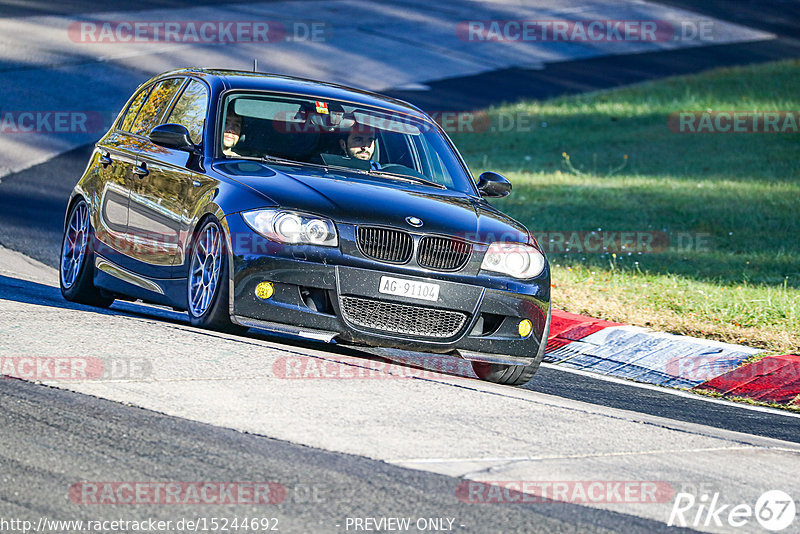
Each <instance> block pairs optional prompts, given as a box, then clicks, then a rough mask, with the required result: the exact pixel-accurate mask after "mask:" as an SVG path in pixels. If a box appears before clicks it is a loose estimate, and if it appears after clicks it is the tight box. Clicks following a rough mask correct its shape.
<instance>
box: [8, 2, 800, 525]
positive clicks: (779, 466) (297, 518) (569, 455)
mask: <svg viewBox="0 0 800 534" xmlns="http://www.w3.org/2000/svg"><path fill="white" fill-rule="evenodd" d="M277 3H281V2H276V4H277ZM228 4H231V6H232V7H233V4H235V2H230V3H229V2H225V1H222V2H221V1H215V2H205V1H199V2H191V3H189V2H182V1H174V2H169V1H166V2H160V1H155V0H154V1H149V2H141V3H139V4H137V6H136V10H145V9H182V8H185V7H187V6H191V7H193V8H194V7H197V8H203V9H205V8H206V7H208V8H209V9H211V8H214V9H225V8H226V6H228ZM281 4H286V2H282V3H281ZM290 4H292V6H296V5H301V4H302V2H300V1H297V2H290ZM331 4H333V2H331ZM374 4H375V5H376V6H379V7H381V8H385V9H387V12H388V10H389V8H390V7H396V8H397V9H399V10H401V11H402V10H406V11H408V12H409V13H417V12H418V10H420V9H422V10H423V11H424V8H425V6H424V5H422V4H424V3H419V4H416V3H414V2H375V3H374ZM395 4H396V5H395ZM542 4H545V2H543V3H542ZM546 4H547V5H548V6H551V7H552V4H554V3H551V2H547V3H546ZM573 4H575V3H573ZM587 4H593V3H592V2H587ZM663 4H664V5H666V6H670V9H671V8H677V9H688V10H695V11H697V12H699V13H702V15H703V16H707V17H714V18H716V19H720V20H725V21H728V22H730V23H733V24H736V25H740V26H747V28H752V29H753V31H758V32H765V33H769V34H771V35H773V37H772V38H766V39H760V38H759V39H755V40H745V41H742V42H732V43H728V44H719V45H714V46H701V47H697V48H682V49H674V50H657V51H645V52H637V53H631V54H618V55H614V54H604V55H597V56H594V57H582V58H579V59H575V60H572V61H570V60H565V61H553V62H549V63H547V65H546V66H545V67H544V68H542V67H541V66H537V67H536V68H528V67H526V65H524V64H510V65H508V66H506V67H503V68H498V69H493V70H484V71H480V72H478V71H475V72H472V71H469V69H466V67H465V72H464V73H463V74H459V75H454V76H449V77H447V78H445V79H433V78H432V79H427V78H423V79H418V80H415V81H413V80H412V82H413V83H412V82H409V83H408V84H404V87H399V88H398V87H394V88H392V87H388V88H387V89H386V91H385V92H387V93H390V94H392V95H395V96H398V97H401V98H404V99H407V100H411V101H413V102H415V103H418V104H419V105H421V106H422V107H424V108H426V109H430V110H444V109H459V110H461V109H473V108H478V107H482V106H486V105H490V104H492V103H497V102H502V101H513V100H515V99H518V98H543V97H548V96H552V95H557V94H564V93H569V92H580V91H586V90H592V89H600V88H607V87H614V86H617V85H625V84H627V83H633V82H636V81H640V80H643V79H650V78H654V77H658V76H664V75H669V74H679V73H684V72H696V71H699V70H703V69H705V68H710V67H713V66H717V65H728V64H740V63H746V62H751V61H752V62H755V61H766V60H772V59H779V58H784V57H800V40H799V39H798V37H800V35H798V33H800V32H798V27H800V26H799V25H798V20H800V8H798V5H800V4H799V3H797V2H775V3H770V4H769V5H768V6H760V5H758V4H757V3H755V2H742V3H740V4H738V5H737V6H736V7H735V8H734V7H733V6H730V5H729V4H728V3H727V2H704V3H701V5H699V6H698V7H697V8H695V7H694V6H693V3H692V2H688V1H668V2H664V3H663ZM309 5H310V6H317V5H321V4H320V3H317V2H311V3H309ZM329 5H330V4H329ZM393 5H394V6H393ZM128 6H129V4H128V3H125V2H118V1H117V0H112V1H109V2H104V3H103V11H104V12H116V13H120V12H124V11H126V10H129V9H130V8H129V7H128ZM398 6H400V7H398ZM449 6H450V4H449V3H446V2H445V3H442V4H441V5H440V6H438V7H437V9H436V10H435V11H436V13H438V14H439V15H438V16H447V15H446V13H447V9H450V7H452V6H450V7H449ZM290 7H291V6H290ZM292 9H296V8H294V7H292ZM376 9H377V8H376ZM459 9H460V8H459ZM576 9H577V8H576ZM598 9H599V8H598ZM90 12H94V13H97V6H96V3H93V2H83V1H75V2H63V3H59V4H58V5H57V6H50V5H45V4H43V3H28V4H26V5H22V4H21V3H18V2H7V1H0V22H2V21H3V19H6V21H11V20H19V21H23V19H21V17H47V16H62V17H66V18H69V17H75V16H78V15H80V14H85V13H90ZM309 13H313V10H312V9H311V8H309ZM442 13H445V15H442ZM453 13H459V12H458V11H457V10H456V8H455V7H453ZM311 16H312V15H309V17H311ZM452 16H457V15H452ZM36 20H37V21H39V22H37V24H40V23H41V20H40V19H38V18H37V19H36ZM23 22H24V21H23ZM737 27H739V26H737ZM368 30H371V28H368ZM348 31H349V30H348ZM748 31H749V30H748ZM759 35H761V34H759ZM748 39H749V38H748ZM7 45H8V43H7V42H5V41H4V38H3V36H2V35H0V78H2V80H5V81H8V80H9V79H11V78H13V76H14V75H15V73H22V71H23V70H24V71H25V72H27V73H28V74H26V75H25V76H29V78H25V79H40V80H41V79H46V77H47V75H48V74H47V73H48V72H50V71H52V72H54V73H55V72H56V71H59V72H60V73H61V74H58V76H61V75H62V74H63V72H64V71H65V69H67V68H68V67H64V68H61V67H57V66H54V65H48V64H47V62H46V61H45V60H44V59H41V58H38V57H37V58H30V61H29V65H26V66H25V67H24V69H23V68H22V67H21V66H20V65H19V64H16V63H14V61H12V60H11V59H9V58H12V57H13V54H10V53H8V50H9V48H8V46H7ZM47 53H51V52H50V51H48V52H47ZM22 56H24V54H22ZM154 57H155V56H154ZM23 59H25V58H23ZM45 59H46V58H45ZM26 61H27V59H26ZM37 61H38V63H37ZM82 61H85V64H86V65H87V66H80V67H75V68H76V69H84V68H85V69H90V68H94V67H92V65H94V63H93V62H94V59H92V58H84V59H82ZM114 61H119V62H120V65H121V67H119V68H120V69H122V68H124V67H125V65H126V62H132V63H131V64H132V65H133V66H132V67H131V69H132V72H133V73H135V74H136V76H138V79H139V80H140V81H141V80H143V79H145V78H146V77H147V76H145V75H144V72H145V70H143V69H142V68H141V65H142V64H144V63H145V61H144V60H142V61H141V63H136V61H137V60H135V59H119V60H114ZM112 62H113V61H112ZM463 64H464V65H467V64H469V61H466V60H464V63H463ZM81 65H83V64H81ZM97 68H101V67H97ZM102 68H106V67H102ZM108 68H109V69H112V68H113V69H116V68H117V66H115V65H111V66H109V67H108ZM15 69H16V70H15ZM159 70H161V69H159ZM103 72H106V71H103ZM109 72H110V71H109ZM115 72H116V71H115ZM106 74H108V72H106ZM22 75H23V74H20V76H22ZM53 76H56V74H53ZM134 77H135V76H132V78H134ZM59 79H61V78H59ZM3 83H5V82H3ZM127 83H128V82H127V81H125V83H121V82H120V84H119V85H120V86H125V84H127ZM414 84H417V85H420V86H425V89H424V90H420V88H419V87H417V86H415V85H414ZM130 89H132V87H127V86H125V87H124V90H123V88H122V87H121V88H120V89H119V91H121V92H120V94H119V95H116V96H115V94H111V92H109V96H108V102H112V101H114V99H115V98H116V99H117V100H120V99H121V100H123V101H124V99H125V98H127V96H128V93H129V90H130ZM26 90H27V91H29V92H30V93H31V94H33V93H34V92H37V91H34V88H33V87H30V88H28V89H26ZM126 91H127V92H126ZM23 92H24V91H22V90H21V89H19V88H17V89H15V91H14V92H13V94H8V95H3V96H0V111H2V110H5V109H9V108H8V107H7V106H6V107H4V106H3V104H4V102H3V99H5V98H9V99H17V98H22V97H21V96H20V95H22V94H23ZM37 94H38V96H36V95H34V97H35V98H40V99H43V98H45V96H46V94H45V93H44V92H42V91H38V92H37ZM43 95H44V96H43ZM13 101H15V102H18V101H21V100H13ZM454 102H458V105H457V106H455V107H454V105H453V103H454ZM15 105H18V104H15ZM58 105H64V106H66V105H68V104H58ZM109 105H110V104H109ZM17 109H19V108H17ZM52 109H57V108H55V107H54V108H52ZM2 137H3V136H2V135H0V147H2V151H1V152H0V170H1V169H11V170H13V171H14V172H9V173H5V175H0V245H2V246H0V357H2V358H3V359H5V360H9V359H11V360H12V361H13V359H14V358H22V357H28V358H33V359H36V358H40V359H44V358H53V357H60V358H65V359H70V358H72V359H75V358H89V359H95V360H96V361H101V362H103V363H104V365H105V368H106V369H108V370H112V369H113V372H110V375H107V376H103V377H99V378H96V379H93V380H70V379H59V378H57V377H51V378H47V377H44V378H41V377H40V379H39V380H36V381H32V382H31V381H23V380H17V379H0V428H2V431H0V532H2V533H6V532H8V533H11V532H22V531H23V530H22V529H21V528H20V525H19V523H16V524H12V523H3V521H11V520H27V521H31V522H32V525H33V526H32V527H31V529H30V531H34V528H33V527H41V528H39V530H38V531H39V532H95V531H98V532H99V531H102V532H121V531H126V530H124V529H123V528H121V527H119V526H118V525H117V526H110V525H106V526H104V527H103V528H102V529H99V528H98V529H91V527H88V526H87V525H86V524H84V525H83V526H82V527H81V528H78V527H76V526H74V525H73V526H56V525H54V524H52V523H49V521H52V520H82V521H114V520H127V521H143V520H148V519H153V520H162V521H172V522H173V524H172V526H170V527H169V528H165V529H160V530H152V529H150V530H149V531H152V532H156V531H162V532H184V531H194V530H195V529H193V528H179V527H177V526H175V522H177V521H179V520H181V519H183V520H184V524H183V527H185V521H186V520H192V521H197V520H201V521H206V522H208V521H210V520H211V519H213V518H217V519H225V520H228V521H232V520H234V519H236V518H239V519H242V518H248V519H252V518H258V519H259V520H261V519H266V520H267V521H268V522H269V521H272V520H273V519H272V518H275V519H276V520H277V521H276V523H269V524H270V525H272V524H275V525H277V531H280V532H356V531H362V532H363V531H378V530H380V531H388V532H397V531H411V532H418V531H425V532H436V531H455V532H475V533H483V532H548V533H549V532H666V531H673V530H675V528H673V527H668V526H667V522H668V519H669V518H670V516H671V512H672V510H673V504H674V502H675V498H676V495H677V494H678V493H681V492H683V493H686V494H690V495H692V496H694V497H696V498H697V499H698V503H699V502H700V499H701V497H703V496H705V498H704V500H703V501H702V502H704V503H708V502H709V501H710V500H711V499H712V498H713V499H717V501H718V503H720V504H726V505H729V507H728V508H729V509H730V508H731V507H733V506H735V505H738V504H746V505H748V506H750V507H755V506H756V503H757V501H758V499H759V497H760V496H761V495H762V494H764V493H765V492H766V491H769V490H780V491H783V492H786V493H788V494H789V495H792V496H794V498H795V501H796V502H797V499H798V498H799V497H800V482H798V480H800V476H798V475H800V469H799V468H798V465H800V463H798V460H800V416H797V415H795V414H791V413H788V412H783V411H778V410H773V409H768V408H758V407H752V406H746V405H737V404H733V403H730V402H726V401H719V400H716V399H708V398H704V397H698V396H695V395H692V394H688V393H683V392H676V391H671V390H665V389H662V388H658V387H651V386H642V385H636V384H632V383H629V382H626V381H622V380H613V379H601V378H598V377H594V376H592V375H589V374H578V373H574V372H567V371H564V370H561V369H555V368H553V367H548V366H543V367H542V368H541V369H540V371H539V373H538V374H537V375H536V376H535V377H534V379H533V380H532V381H531V382H530V383H528V384H527V385H525V386H524V387H523V388H508V387H501V386H496V385H492V384H488V383H484V382H481V381H478V380H477V379H475V378H474V375H472V374H471V372H469V371H465V370H464V369H463V368H462V367H460V368H459V371H463V372H455V373H440V372H438V370H437V368H436V366H435V365H434V366H433V368H430V366H429V369H428V371H425V369H424V365H425V364H422V363H420V362H421V361H422V360H420V359H419V358H417V356H416V355H413V354H412V355H409V354H401V353H398V354H394V356H395V357H396V359H395V360H392V361H393V362H394V364H392V363H391V361H390V360H387V359H385V358H384V357H383V356H386V353H383V352H380V351H371V352H365V351H363V350H358V349H355V348H349V347H340V346H334V345H323V344H314V343H305V342H298V341H292V340H288V339H280V338H275V337H269V336H267V335H265V334H263V333H259V332H257V331H253V330H251V331H250V333H249V334H248V335H246V336H233V335H227V334H218V333H213V332H207V331H202V330H198V329H195V328H192V327H191V326H190V325H189V323H188V320H187V318H186V315H185V314H180V313H176V312H173V311H171V310H166V309H163V308H159V307H153V306H146V305H142V304H136V303H116V304H114V305H113V306H112V308H111V309H110V310H98V309H93V308H89V307H84V306H79V305H73V304H71V303H67V302H66V301H64V300H63V298H62V297H61V295H60V293H59V290H58V280H57V275H56V272H55V269H54V267H55V266H56V265H57V263H58V249H59V244H60V241H61V231H62V228H61V227H62V223H63V216H64V203H65V200H66V198H67V195H68V192H69V191H70V189H71V188H72V187H73V185H74V183H75V181H76V180H77V178H78V176H80V174H81V173H82V171H83V169H84V167H85V164H86V160H87V158H88V154H89V153H90V152H91V148H92V145H91V144H87V142H88V141H87V140H86V139H83V138H80V137H76V138H74V139H67V140H66V141H65V140H63V139H56V140H55V141H46V140H45V141H43V144H42V145H41V147H38V146H34V145H36V143H34V142H33V141H31V142H30V143H26V142H23V141H22V140H20V138H19V136H17V137H12V138H11V139H8V137H9V136H6V138H5V139H2ZM30 139H31V140H32V139H37V138H36V137H32V138H30ZM24 145H27V146H24ZM39 149H40V150H39ZM26 151H27V152H26ZM25 161H28V162H29V163H30V164H29V165H25V164H24V163H25ZM19 168H22V169H23V170H18V169H19ZM292 365H296V366H300V367H299V368H302V369H305V371H306V373H305V374H304V375H302V376H300V375H297V376H290V375H289V374H288V371H287V370H288V369H290V368H292V367H291V366H292ZM420 365H422V367H420ZM295 368H298V367H295ZM314 369H316V370H319V369H325V370H327V371H329V373H328V376H327V378H326V377H325V376H326V374H325V373H324V372H323V373H322V374H321V375H320V374H319V373H317V374H314V373H311V372H310V370H314ZM0 373H2V370H0ZM354 375H356V376H360V377H361V378H355V379H354V378H352V377H353V376H354ZM509 481H516V482H518V483H521V482H522V481H528V482H531V483H535V484H553V483H556V482H568V483H569V484H570V486H569V487H570V488H573V489H574V488H576V487H577V488H581V487H586V486H588V484H590V483H592V482H601V483H603V484H613V483H625V482H626V481H627V482H628V483H641V482H642V481H645V482H648V483H653V484H655V485H656V486H657V487H658V488H659V492H658V494H657V496H656V498H655V499H654V500H648V499H646V498H642V499H638V498H637V497H635V496H634V497H631V498H622V497H615V494H614V493H613V492H612V493H611V494H610V495H609V496H607V498H605V499H596V500H594V501H592V500H591V499H587V498H585V496H584V498H581V497H580V494H576V493H575V492H574V491H573V493H570V495H569V496H567V498H565V499H557V502H548V503H541V502H530V499H529V500H528V501H526V502H520V501H525V499H524V497H523V496H522V494H520V493H519V492H517V491H511V492H508V491H506V492H505V493H503V494H501V495H500V497H499V499H498V500H499V501H500V502H497V501H492V502H483V501H484V500H490V501H491V498H490V497H487V495H488V496H491V495H494V494H491V493H488V492H487V491H486V488H488V487H489V486H482V485H480V483H486V484H489V483H494V484H499V485H501V486H502V484H504V483H507V482H509ZM86 483H89V484H95V485H103V484H117V486H118V485H119V484H121V483H129V484H134V483H139V484H153V483H155V484H167V483H217V484H225V483H228V484H239V485H247V484H248V483H250V484H252V483H269V484H271V485H270V491H271V493H270V495H274V496H275V500H274V502H271V503H267V504H263V503H256V504H253V503H249V502H244V503H242V504H229V503H226V504H191V503H190V504H186V503H183V504H176V503H169V502H164V501H163V500H161V501H159V500H158V499H152V498H150V499H144V500H143V501H142V502H141V503H138V504H124V503H121V502H111V501H113V500H114V499H113V498H111V497H109V498H107V499H105V501H104V503H103V504H87V502H84V501H82V500H81V495H84V494H83V493H81V491H82V489H81V488H83V490H85V488H86V487H87V486H86V485H85V484H86ZM81 484H84V485H83V486H81ZM465 484H478V486H465ZM465 487H470V488H472V489H473V490H474V492H473V493H468V492H467V493H465V491H464V488H465ZM76 488H77V490H76ZM475 488H478V489H477V490H476V489H475ZM511 488H512V490H513V489H514V488H516V486H511ZM94 495H95V496H96V495H97V494H94ZM118 496H119V494H117V495H116V496H115V497H118ZM101 501H102V499H101ZM245 501H246V499H245ZM695 512H697V516H695ZM726 516H727V511H725V512H724V513H723V514H721V516H720V517H721V519H722V521H723V522H724V521H726ZM685 517H686V518H687V520H688V523H687V526H689V527H692V528H693V529H695V530H698V531H706V532H765V531H766V530H764V529H763V528H762V527H761V525H760V524H759V522H758V521H757V520H756V519H755V518H750V520H749V521H746V522H745V523H746V524H744V525H743V526H741V527H736V528H734V527H732V526H730V525H729V524H727V523H723V524H722V526H717V525H716V524H715V522H714V521H713V519H708V521H706V519H707V515H706V513H705V512H703V513H700V511H699V510H698V506H694V507H693V508H691V511H690V512H687V513H686V514H685ZM696 517H697V518H698V519H697V521H695V522H694V523H692V521H693V520H694V519H695V518H696ZM43 518H44V519H43ZM389 518H407V519H409V520H410V521H411V525H413V526H412V527H410V528H409V529H406V530H402V529H400V528H392V526H391V525H392V524H390V523H387V522H384V523H383V524H381V525H382V527H381V526H378V525H379V523H376V521H379V520H381V519H383V520H384V521H386V520H388V519H389ZM356 520H361V523H358V522H357V521H356ZM367 520H372V521H373V522H372V523H370V522H369V521H367ZM40 521H41V523H40ZM14 525H16V526H14ZM359 525H360V527H359ZM368 525H371V526H372V527H374V528H367V526H368ZM394 525H395V527H396V526H397V524H394ZM420 525H421V526H422V527H424V528H419V526H420ZM798 525H800V519H795V521H794V523H793V524H792V526H791V527H789V528H787V529H786V530H784V532H797V531H798V530H797V528H798ZM48 526H49V528H48ZM197 530H199V531H202V528H200V529H197ZM127 531H132V528H130V526H129V528H128V530H127ZM207 531H221V529H220V528H217V529H211V530H207ZM228 531H229V532H234V531H241V529H229V530H228Z"/></svg>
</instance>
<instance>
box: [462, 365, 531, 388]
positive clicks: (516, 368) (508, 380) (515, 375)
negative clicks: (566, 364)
mask: <svg viewBox="0 0 800 534" xmlns="http://www.w3.org/2000/svg"><path fill="white" fill-rule="evenodd" d="M540 362H541V360H540V359H539V358H536V359H535V360H534V361H533V362H531V363H529V364H528V365H503V364H498V363H486V362H472V370H473V371H475V374H476V375H478V378H480V379H481V380H486V381H487V382H494V383H495V384H504V385H507V386H521V385H522V384H525V383H526V382H527V381H528V380H530V379H531V378H533V375H535V374H536V371H537V370H538V369H539V363H540Z"/></svg>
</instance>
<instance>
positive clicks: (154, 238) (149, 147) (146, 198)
mask: <svg viewBox="0 0 800 534" xmlns="http://www.w3.org/2000/svg"><path fill="white" fill-rule="evenodd" d="M185 82H186V78H183V77H179V78H167V79H165V80H161V81H159V82H156V84H155V85H154V86H153V89H152V90H151V91H150V94H149V95H148V97H147V100H146V101H145V102H144V104H143V105H142V109H141V110H140V112H139V114H138V115H137V117H136V120H135V122H134V124H133V126H132V127H131V134H132V135H133V136H134V137H136V139H137V145H136V148H137V153H136V165H135V166H134V168H133V170H132V172H133V175H134V180H133V185H132V187H131V190H130V201H129V203H128V235H129V238H130V240H131V247H130V251H129V254H128V256H129V257H130V259H131V260H132V261H131V264H130V265H129V267H130V268H131V269H132V270H134V271H135V272H137V273H138V274H141V275H143V276H146V277H148V278H171V277H172V269H171V268H172V265H173V263H174V262H175V256H176V255H177V251H178V242H179V239H178V236H179V232H180V228H181V213H180V210H179V209H177V206H178V205H179V197H180V194H181V187H180V184H181V183H182V182H183V181H184V180H185V179H186V175H187V174H188V175H191V172H190V171H188V170H187V169H186V167H185V166H186V162H187V160H188V157H189V154H188V153H187V152H183V151H178V150H171V149H168V148H165V147H162V146H159V145H156V144H154V143H152V142H151V141H150V139H149V138H148V137H147V136H148V135H149V134H150V132H151V131H152V129H153V128H154V127H155V126H157V125H158V124H160V123H161V122H162V120H163V118H164V116H165V115H166V113H167V112H168V110H169V109H170V107H171V104H172V103H173V101H174V100H175V98H176V97H177V95H178V93H179V92H180V89H181V87H182V86H183V84H184V83H185Z"/></svg>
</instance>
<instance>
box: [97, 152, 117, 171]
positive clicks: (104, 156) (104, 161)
mask: <svg viewBox="0 0 800 534" xmlns="http://www.w3.org/2000/svg"><path fill="white" fill-rule="evenodd" d="M97 161H99V162H100V165H102V166H103V168H104V169H105V168H106V167H108V166H109V165H111V164H112V163H114V160H112V159H111V153H110V152H100V157H99V158H97Z"/></svg>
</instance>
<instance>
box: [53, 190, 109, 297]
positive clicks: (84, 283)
mask: <svg viewBox="0 0 800 534" xmlns="http://www.w3.org/2000/svg"><path fill="white" fill-rule="evenodd" d="M68 240H69V241H70V243H71V246H70V245H69V244H68ZM93 241H94V229H93V228H92V224H91V216H90V210H89V205H88V204H87V203H86V201H85V200H83V199H80V200H78V201H77V202H75V204H73V206H72V208H70V210H69V215H68V216H67V224H66V225H65V227H64V235H63V236H62V238H61V256H60V260H59V263H58V280H59V285H60V286H61V294H62V295H63V296H64V298H65V299H67V300H68V301H70V302H77V303H79V304H88V305H90V306H97V307H99V308H108V307H109V306H111V304H112V303H113V302H114V298H113V297H110V296H108V295H107V294H105V293H103V292H102V291H101V290H99V289H98V288H96V287H95V285H94V242H93Z"/></svg>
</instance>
